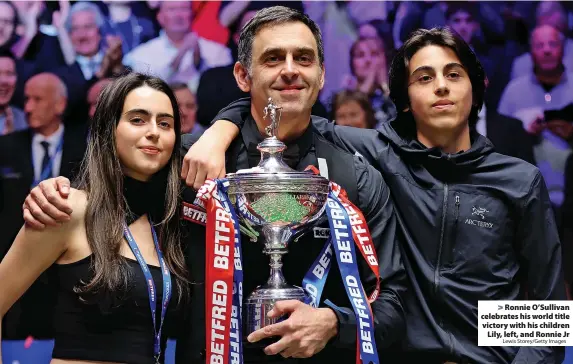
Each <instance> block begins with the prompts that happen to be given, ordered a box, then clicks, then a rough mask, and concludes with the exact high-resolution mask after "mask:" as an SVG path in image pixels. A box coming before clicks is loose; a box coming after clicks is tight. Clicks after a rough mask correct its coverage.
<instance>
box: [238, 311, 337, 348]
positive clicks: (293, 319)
mask: <svg viewBox="0 0 573 364" xmlns="http://www.w3.org/2000/svg"><path fill="white" fill-rule="evenodd" d="M285 314H288V315H289V318H288V319H286V320H284V321H281V322H279V323H276V324H274V325H269V326H266V327H264V328H262V329H260V330H257V331H255V332H253V333H252V334H250V335H249V337H248V338H247V339H248V340H249V342H252V343H253V342H257V341H259V340H262V339H265V338H269V337H273V336H281V339H280V340H279V341H278V342H276V343H274V344H272V345H269V346H267V347H266V348H265V354H267V355H276V354H279V353H280V354H281V355H282V356H283V357H285V358H288V357H293V358H310V357H311V356H313V355H315V354H316V353H318V352H320V351H321V350H322V349H324V347H325V346H326V343H328V341H329V340H330V339H331V338H332V337H334V336H335V335H336V334H337V327H338V321H337V318H336V314H335V313H334V312H333V311H332V310H331V309H330V308H314V307H312V306H309V305H307V304H304V303H302V302H300V301H296V300H287V301H278V302H277V303H275V307H274V308H273V309H272V310H271V311H269V313H268V315H269V316H270V317H280V316H282V315H285Z"/></svg>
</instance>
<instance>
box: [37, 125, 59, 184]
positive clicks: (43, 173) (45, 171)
mask: <svg viewBox="0 0 573 364" xmlns="http://www.w3.org/2000/svg"><path fill="white" fill-rule="evenodd" d="M63 146H64V136H63V135H62V137H61V138H60V141H59V142H58V146H57V148H56V151H55V152H54V154H53V155H52V156H51V157H50V160H49V161H48V164H46V166H45V167H44V169H42V171H41V172H40V178H38V179H34V182H33V183H32V188H34V187H36V186H37V185H38V184H39V183H40V182H42V181H43V180H45V179H46V178H48V176H49V175H50V174H51V173H52V168H53V165H54V161H55V160H56V157H57V156H58V153H60V152H61V151H62V148H63ZM32 166H34V151H33V150H32Z"/></svg>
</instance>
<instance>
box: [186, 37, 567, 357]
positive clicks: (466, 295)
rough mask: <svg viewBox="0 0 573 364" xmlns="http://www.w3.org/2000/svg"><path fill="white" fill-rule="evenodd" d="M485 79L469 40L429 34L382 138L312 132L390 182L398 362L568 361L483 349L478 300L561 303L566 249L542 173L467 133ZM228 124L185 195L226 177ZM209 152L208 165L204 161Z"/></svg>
mask: <svg viewBox="0 0 573 364" xmlns="http://www.w3.org/2000/svg"><path fill="white" fill-rule="evenodd" d="M484 80H485V77H484V72H483V68H482V67H481V64H480V63H479V61H478V59H477V58H476V56H475V54H474V53H473V52H472V51H471V49H470V48H469V46H468V45H467V44H466V43H465V42H464V41H463V40H462V39H461V38H459V37H458V36H457V35H455V34H452V33H451V31H449V30H448V29H441V28H436V29H431V30H425V29H421V30H418V31H416V32H415V33H413V34H412V36H411V37H410V38H409V39H408V40H407V41H406V42H405V43H404V45H403V46H402V47H401V48H400V49H399V50H398V52H397V55H396V58H395V60H394V62H393V63H392V68H391V70H390V97H391V98H392V101H393V102H394V103H395V104H396V107H397V109H398V110H399V114H398V117H397V118H396V119H395V120H393V121H392V122H391V123H386V124H384V125H383V127H382V128H381V129H379V131H370V130H366V129H357V128H345V127H337V126H335V125H333V124H332V123H326V122H325V121H324V120H321V121H318V120H317V121H315V122H314V126H315V127H316V128H317V129H319V130H321V132H322V135H324V136H325V137H326V138H327V139H329V140H331V141H334V142H335V143H336V144H338V145H340V146H344V147H346V148H348V149H349V150H350V151H355V152H358V153H360V154H361V155H363V156H364V157H365V158H367V159H368V160H369V161H370V162H371V163H373V164H374V166H376V168H377V169H379V170H380V171H381V172H382V174H383V176H384V178H385V180H386V181H387V182H388V185H389V187H390V189H391V193H392V196H393V199H394V201H395V206H396V210H397V213H398V217H399V220H401V221H402V222H403V224H401V225H400V226H401V227H402V226H403V228H404V231H403V233H404V236H406V240H405V244H404V245H403V246H402V248H403V250H404V252H405V254H404V264H405V266H406V270H407V272H408V275H409V278H410V281H411V283H412V286H413V288H412V291H413V293H414V294H413V297H412V298H411V299H409V300H407V301H406V303H405V308H406V321H407V330H406V332H407V339H406V340H405V341H404V342H403V345H402V351H401V352H400V353H398V354H397V356H396V358H394V359H390V362H396V363H430V364H432V363H436V364H437V363H444V362H454V363H467V362H472V363H474V362H475V363H524V362H526V363H554V364H557V363H561V361H562V360H563V349H562V348H556V347H521V348H520V347H509V346H507V347H485V346H478V345H477V323H478V311H477V303H478V301H479V300H521V299H526V298H527V299H532V300H560V299H565V292H564V284H563V277H562V273H561V246H560V242H559V237H558V233H557V228H556V226H555V221H554V218H553V213H552V211H551V208H550V204H549V196H548V192H547V188H546V186H545V183H544V181H543V177H542V176H541V173H540V171H539V170H538V169H537V168H535V167H534V166H532V165H531V164H529V163H526V162H523V161H521V160H519V159H516V158H512V157H508V156H505V155H502V154H498V153H496V152H494V150H493V148H492V145H491V143H490V142H489V141H488V140H487V139H486V138H484V137H483V136H481V135H479V134H478V133H475V132H471V128H472V127H473V126H474V124H475V123H476V121H477V115H478V112H479V110H480V108H481V106H482V103H483V98H484V91H485V82H484ZM249 107H250V102H249V100H241V101H239V102H237V103H235V104H231V105H230V106H229V107H228V108H227V109H225V110H223V111H222V113H221V114H220V115H219V116H218V118H219V119H227V120H231V121H233V122H234V123H236V124H241V122H242V117H241V115H242V114H243V113H245V112H246V111H247V110H248V109H249ZM228 124H229V123H227V122H225V121H218V122H217V123H216V124H215V125H214V126H213V127H211V128H210V129H208V130H206V131H205V133H204V134H203V137H202V139H201V140H199V141H198V142H197V143H196V144H195V145H194V146H193V148H192V150H190V152H189V155H187V156H186V157H185V158H186V159H188V160H193V161H194V162H193V163H192V164H191V168H190V169H191V170H192V171H191V173H190V175H188V176H187V183H188V184H189V183H195V185H199V184H200V183H201V182H202V179H203V178H204V176H207V177H208V178H212V177H216V176H217V175H218V174H219V173H224V170H222V169H224V168H221V167H220V166H221V165H222V163H221V162H222V159H221V157H220V154H221V149H223V148H225V147H226V144H224V142H225V140H226V138H228V137H225V138H219V139H218V140H217V142H215V140H216V139H215V137H214V136H215V135H216V136H222V135H228V134H231V135H234V133H236V129H235V127H234V126H229V125H228ZM201 150H209V155H208V156H205V155H203V156H200V155H199V154H200V151H201ZM197 156H199V157H197ZM204 160H207V162H204ZM207 165H208V166H211V167H210V168H206V167H205V166H207ZM526 291H527V295H526ZM388 358H389V357H387V359H388Z"/></svg>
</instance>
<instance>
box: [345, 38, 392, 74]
mask: <svg viewBox="0 0 573 364" xmlns="http://www.w3.org/2000/svg"><path fill="white" fill-rule="evenodd" d="M351 57H352V67H353V69H354V76H355V77H356V78H357V79H358V80H359V81H362V80H364V79H366V78H368V76H369V75H370V74H377V73H379V72H386V58H384V57H385V55H384V49H383V47H382V41H381V40H380V39H379V38H367V39H363V40H361V41H359V43H358V44H357V45H356V47H355V48H354V52H352V55H351Z"/></svg>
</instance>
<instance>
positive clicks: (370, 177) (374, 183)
mask: <svg viewBox="0 0 573 364" xmlns="http://www.w3.org/2000/svg"><path fill="white" fill-rule="evenodd" d="M354 159H355V162H354V166H355V168H356V174H357V179H358V200H359V202H358V204H357V207H358V208H359V209H360V210H361V211H362V212H363V214H364V217H365V219H366V221H367V223H368V227H369V230H370V234H371V235H372V241H373V243H374V246H375V248H376V251H377V256H378V265H379V268H380V279H381V282H380V294H379V296H378V298H377V299H376V301H374V302H373V303H372V312H373V314H374V329H375V336H376V346H377V348H378V350H380V349H384V348H387V347H388V346H390V345H391V344H393V343H394V342H397V341H400V340H401V339H402V337H403V335H404V334H405V332H406V322H405V313H404V309H403V301H404V296H405V294H406V288H407V278H406V271H405V269H404V265H403V263H402V254H401V251H400V248H399V242H398V239H399V237H398V234H397V233H398V231H397V230H398V229H397V221H396V220H397V219H396V215H395V211H394V205H393V203H392V200H391V198H390V192H389V190H388V186H387V185H386V183H385V181H384V180H383V178H382V175H381V174H380V172H378V171H377V170H375V169H374V168H373V167H372V166H369V165H368V164H367V163H366V162H365V161H364V160H363V159H362V158H359V157H355V158H354ZM357 254H360V253H359V251H358V250H357ZM359 269H360V278H361V280H362V284H363V285H364V289H365V291H366V293H367V294H369V293H371V292H372V291H374V288H375V286H376V276H375V275H374V273H373V272H372V271H371V270H370V268H369V266H368V264H367V263H366V261H365V260H364V259H359ZM334 312H335V313H336V315H337V317H338V322H339V327H338V328H339V330H338V335H337V336H336V337H335V339H334V341H333V344H334V345H336V346H339V347H347V348H354V347H356V333H357V326H356V317H355V315H354V311H353V309H352V307H341V308H339V310H334Z"/></svg>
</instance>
